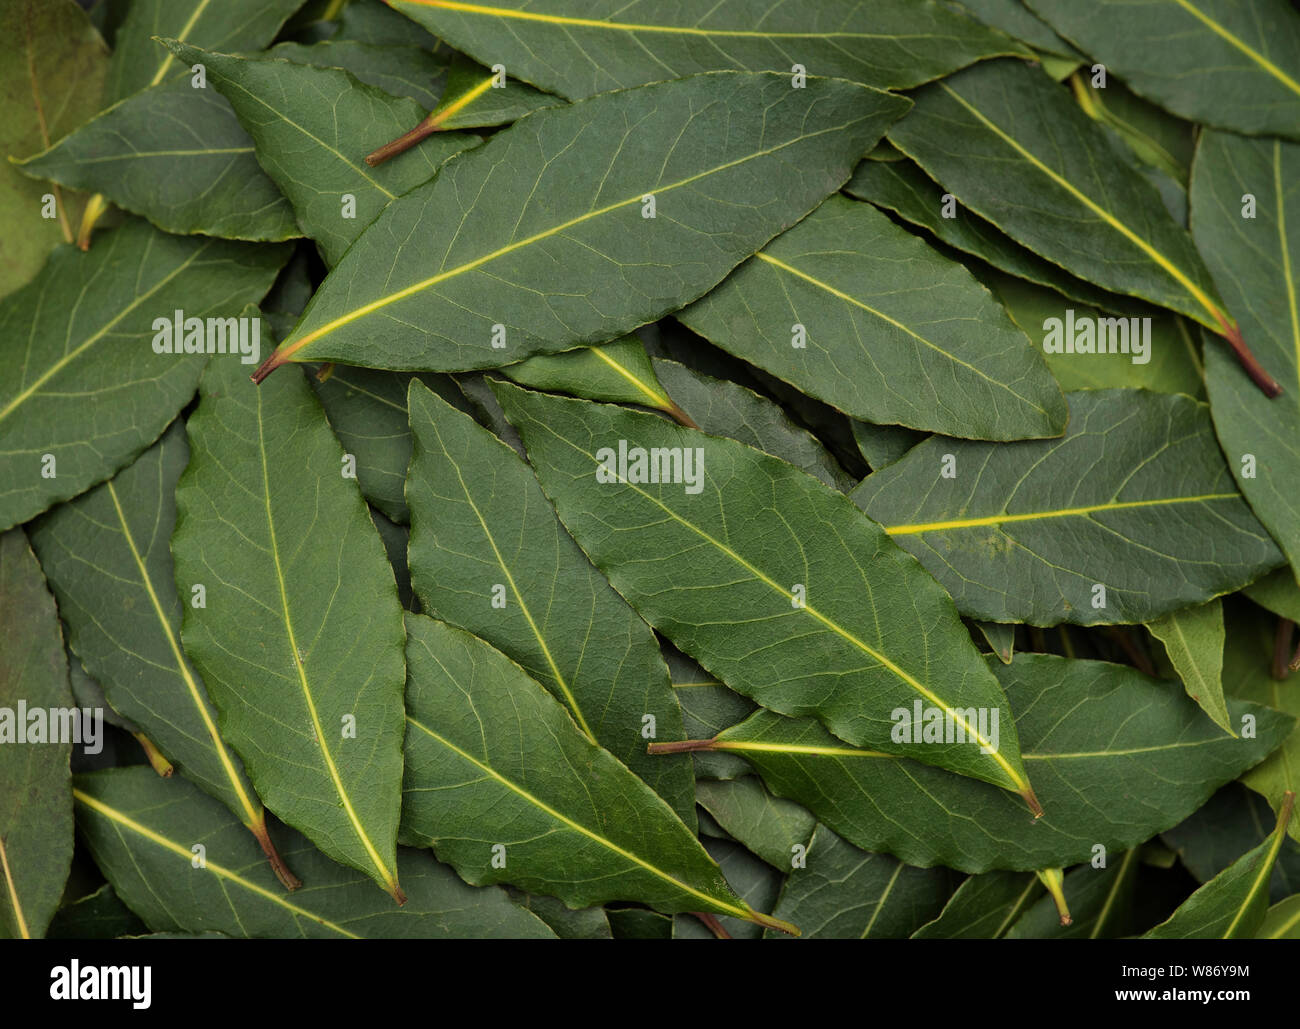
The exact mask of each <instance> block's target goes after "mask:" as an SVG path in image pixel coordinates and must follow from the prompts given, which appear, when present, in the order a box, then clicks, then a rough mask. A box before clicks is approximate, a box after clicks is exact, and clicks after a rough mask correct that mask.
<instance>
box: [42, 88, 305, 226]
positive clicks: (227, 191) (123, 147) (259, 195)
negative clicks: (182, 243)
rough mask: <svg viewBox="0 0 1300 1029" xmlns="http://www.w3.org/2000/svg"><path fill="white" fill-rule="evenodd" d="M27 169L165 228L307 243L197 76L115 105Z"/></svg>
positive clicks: (232, 120) (230, 118) (241, 134)
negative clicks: (101, 196) (98, 195)
mask: <svg viewBox="0 0 1300 1029" xmlns="http://www.w3.org/2000/svg"><path fill="white" fill-rule="evenodd" d="M20 167H22V168H23V170H24V171H25V172H27V174H29V175H33V176H36V177H38V178H42V179H53V180H54V181H55V182H58V183H60V184H62V185H64V186H71V187H73V188H75V189H83V190H93V191H95V192H99V193H103V194H104V195H105V196H106V197H108V199H109V200H111V201H112V202H113V203H115V204H117V206H118V207H121V208H123V209H124V210H127V211H133V212H134V213H136V214H139V215H143V216H144V217H145V218H148V219H149V220H150V221H151V222H153V223H154V224H155V225H157V226H158V227H159V228H161V229H165V230H167V231H168V232H176V233H181V234H188V233H196V232H201V233H203V234H205V235H208V236H223V237H226V238H228V239H248V240H280V239H290V238H292V237H294V236H297V235H299V232H298V223H297V222H296V221H295V220H294V217H293V208H292V207H291V206H290V205H289V201H288V200H286V199H285V198H284V196H283V195H282V194H281V193H280V190H279V188H278V187H277V186H276V184H275V183H274V182H272V181H271V180H270V179H269V178H267V176H266V173H265V172H263V171H262V169H261V167H260V166H259V165H258V163H257V158H256V157H254V156H253V141H252V140H251V139H249V138H248V133H246V132H245V131H244V130H243V129H242V128H241V127H240V125H239V120H238V119H237V118H236V117H235V112H234V111H232V110H231V108H230V104H229V103H228V102H227V101H226V99H225V98H224V97H223V96H222V95H221V94H220V93H218V92H217V91H216V90H215V89H210V88H208V89H195V88H194V86H193V85H192V84H191V79H190V76H189V75H188V74H184V75H181V76H180V77H178V78H173V79H171V80H170V81H168V82H160V83H159V84H158V85H156V86H154V87H152V88H150V89H146V90H143V91H141V92H139V93H136V94H134V95H133V96H130V97H128V98H127V99H125V100H122V101H121V102H119V103H117V104H115V105H113V106H112V107H110V108H108V110H106V111H104V112H103V113H102V114H100V115H98V116H97V117H95V118H93V119H92V120H91V121H89V122H87V123H86V124H85V125H83V126H81V128H79V129H77V130H76V131H75V132H72V133H71V134H69V135H68V136H66V137H64V139H62V140H61V141H60V142H59V143H57V144H56V145H55V146H53V147H52V148H50V149H49V150H47V151H45V152H44V153H41V154H38V155H36V156H35V157H32V158H30V159H29V160H27V161H24V162H22V164H21V165H20Z"/></svg>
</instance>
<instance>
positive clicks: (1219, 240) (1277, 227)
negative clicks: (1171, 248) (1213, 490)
mask: <svg viewBox="0 0 1300 1029" xmlns="http://www.w3.org/2000/svg"><path fill="white" fill-rule="evenodd" d="M1191 197H1192V226H1193V235H1194V236H1195V238H1196V243H1197V246H1199V247H1200V249H1201V252H1202V253H1203V254H1204V255H1205V261H1206V263H1207V264H1208V265H1209V267H1210V271H1211V272H1212V273H1213V274H1214V279H1215V282H1217V283H1218V285H1219V288H1220V289H1221V290H1222V292H1223V296H1224V298H1225V299H1226V301H1227V303H1228V310H1229V311H1231V312H1232V313H1233V315H1234V316H1235V317H1236V318H1237V320H1238V322H1239V324H1240V325H1241V329H1242V333H1243V334H1244V336H1245V337H1246V339H1247V340H1249V341H1250V345H1251V347H1252V348H1253V349H1254V351H1255V354H1256V356H1257V357H1258V358H1259V359H1260V361H1261V362H1262V363H1263V364H1264V365H1265V367H1267V368H1268V369H1269V370H1270V371H1272V372H1273V373H1274V374H1275V375H1276V376H1277V378H1278V380H1279V381H1280V382H1281V383H1282V384H1283V385H1284V387H1285V390H1286V392H1285V393H1284V395H1283V396H1280V397H1276V398H1274V399H1272V400H1270V399H1269V398H1267V397H1264V396H1261V395H1260V393H1259V391H1258V390H1257V389H1255V388H1254V386H1253V385H1252V383H1251V382H1250V380H1249V379H1248V378H1247V377H1246V375H1245V374H1244V373H1243V371H1242V369H1240V368H1239V367H1236V364H1235V362H1234V361H1233V360H1232V359H1231V357H1230V356H1229V355H1227V354H1225V353H1224V352H1223V351H1222V349H1221V348H1220V347H1218V346H1215V345H1214V344H1213V343H1211V342H1207V343H1206V346H1205V373H1206V386H1207V389H1208V392H1209V395H1210V412H1211V413H1212V414H1213V416H1214V428H1215V431H1216V432H1217V433H1218V436H1219V442H1220V443H1221V444H1222V445H1223V451H1224V453H1225V454H1226V455H1227V458H1228V466H1229V467H1230V468H1231V469H1232V474H1233V475H1234V476H1235V477H1236V479H1237V484H1238V486H1239V487H1240V488H1241V492H1242V493H1243V494H1245V496H1246V499H1247V500H1249V501H1250V505H1251V507H1252V508H1254V510H1255V513H1256V514H1257V515H1258V516H1259V519H1260V521H1262V522H1263V523H1264V524H1265V525H1266V526H1267V527H1268V529H1269V531H1270V532H1271V533H1272V534H1273V538H1274V539H1276V540H1277V542H1278V545H1279V546H1281V548H1282V551H1283V553H1285V554H1286V556H1287V558H1288V559H1289V560H1290V562H1291V564H1292V566H1293V567H1300V498H1297V491H1296V489H1295V488H1294V485H1293V484H1294V480H1295V477H1296V476H1298V475H1300V143H1283V142H1281V141H1280V140H1275V139H1272V140H1270V139H1257V140H1248V139H1242V138H1241V137H1240V136H1233V135H1230V134H1228V133H1223V132H1214V131H1208V130H1207V131H1205V132H1202V133H1201V140H1200V145H1199V147H1198V148H1197V152H1196V163H1195V165H1194V173H1193V175H1192V189H1191ZM1247 204H1251V205H1252V209H1251V210H1250V211H1249V212H1247V208H1246V205H1247ZM1245 213H1250V214H1252V215H1253V217H1251V218H1246V217H1243V214H1245ZM1247 455H1250V457H1249V458H1248V457H1247Z"/></svg>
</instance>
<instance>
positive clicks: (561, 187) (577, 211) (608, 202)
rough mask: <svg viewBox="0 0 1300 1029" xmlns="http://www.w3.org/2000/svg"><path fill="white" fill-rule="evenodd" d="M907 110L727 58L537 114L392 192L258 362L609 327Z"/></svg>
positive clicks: (826, 186)
mask: <svg viewBox="0 0 1300 1029" xmlns="http://www.w3.org/2000/svg"><path fill="white" fill-rule="evenodd" d="M906 107H907V101H905V100H903V99H902V98H900V97H895V96H893V95H890V94H886V93H882V92H879V91H877V90H872V89H869V88H867V87H865V86H858V85H853V84H850V83H847V82H843V81H839V80H833V79H813V80H810V81H809V82H808V84H807V87H806V88H804V89H791V88H790V83H789V80H788V79H787V78H786V77H784V76H779V75H755V74H745V73H734V72H724V73H717V74H712V75H699V76H694V77H692V78H689V79H681V80H677V81H674V82H666V83H660V84H658V85H652V86H644V87H641V88H638V89H630V90H624V91H621V92H614V93H607V94H603V95H601V96H598V97H594V98H592V99H590V100H586V101H583V102H581V103H577V104H571V105H566V106H563V107H554V108H547V109H545V110H541V111H538V112H536V113H535V114H532V115H530V116H529V117H527V118H522V119H520V120H519V121H518V122H516V123H515V124H514V125H513V126H511V127H510V128H509V129H506V130H504V131H502V132H500V133H498V134H497V135H495V136H494V137H493V138H492V139H491V140H489V141H488V142H487V143H486V144H484V145H483V146H482V147H478V148H476V149H474V150H471V151H469V152H468V153H464V154H461V155H459V156H457V157H456V158H455V159H454V160H452V161H450V162H448V163H447V165H446V166H445V167H444V168H443V170H442V172H441V173H440V174H439V175H438V176H437V178H435V179H434V180H433V181H432V182H429V183H426V184H425V185H423V186H420V187H418V188H417V189H413V190H411V191H410V192H409V193H407V194H406V195H404V196H403V197H401V198H400V200H398V201H396V202H393V203H390V204H389V206H388V207H387V208H386V209H385V210H384V211H383V213H382V214H380V216H379V217H378V218H377V219H376V220H375V221H374V222H373V223H372V224H371V225H370V226H369V227H368V228H367V229H366V231H365V232H364V233H362V235H361V237H360V238H359V239H358V240H357V242H356V244H355V245H354V246H353V247H352V248H351V250H350V251H349V252H348V254H347V256H346V257H344V258H343V260H341V261H340V262H339V263H338V265H337V266H336V267H335V268H334V270H333V271H332V272H331V273H330V275H329V276H328V277H327V278H326V280H325V282H324V283H323V284H322V286H321V288H320V290H319V291H318V292H317V293H316V296H315V297H314V298H313V299H312V302H311V304H310V305H309V306H308V308H307V310H306V313H305V314H304V315H303V318H302V321H301V322H300V323H299V324H298V326H297V327H296V328H295V330H294V332H293V333H292V334H291V335H290V336H289V338H288V339H287V340H286V341H285V342H284V344H283V345H282V346H281V347H280V349H279V350H278V351H277V352H276V354H275V355H273V357H272V358H271V359H270V360H269V361H268V362H267V364H266V365H265V366H264V368H263V369H262V371H261V373H260V374H261V375H265V374H267V373H269V371H270V370H271V369H273V368H274V367H276V366H278V365H279V364H282V363H284V362H285V361H288V360H294V361H306V360H332V361H339V362H341V363H344V364H362V365H367V366H370V367H386V368H393V369H407V370H431V371H464V370H470V369H474V368H487V367H496V366H500V365H503V364H511V363H514V362H516V361H521V360H523V359H524V358H526V357H529V356H531V355H532V354H534V353H538V352H544V353H551V352H555V351H560V350H568V349H572V348H573V347H575V346H578V345H581V344H595V343H603V342H606V341H608V340H610V339H613V338H615V337H617V336H619V335H621V334H624V333H626V332H628V331H630V330H631V329H633V328H635V327H636V326H638V325H641V324H643V323H645V322H647V321H652V320H654V319H656V318H658V317H660V316H662V315H664V314H666V313H668V312H670V311H673V310H676V309H677V308H679V307H681V306H682V305H683V304H684V303H687V302H689V301H691V300H694V299H695V298H696V297H698V296H699V295H700V294H701V293H703V292H705V291H706V290H707V289H709V288H710V287H711V286H713V285H714V284H716V283H717V282H718V281H719V280H720V279H722V278H723V277H724V276H725V275H726V274H727V273H728V272H729V271H731V269H732V268H734V267H735V266H736V265H737V264H739V263H740V262H741V261H743V260H744V259H745V258H747V257H749V256H751V255H752V254H753V253H754V251H755V250H757V249H758V248H760V247H761V246H762V245H763V244H764V243H766V242H767V241H768V240H769V239H771V238H772V237H773V236H774V235H776V234H777V233H778V232H780V231H781V230H782V229H784V228H786V227H788V226H789V225H790V224H792V223H793V222H795V221H797V220H798V219H799V218H801V217H803V215H805V214H807V213H808V211H809V210H811V209H812V208H813V207H814V206H816V205H817V204H818V203H819V202H820V201H821V200H822V199H823V198H824V197H825V196H826V195H827V194H829V193H831V192H833V191H834V190H835V189H837V188H838V187H839V185H840V184H841V183H842V182H843V181H844V179H845V178H846V177H847V176H848V172H849V168H850V166H851V164H852V162H853V161H855V160H856V159H857V157H858V156H859V155H860V153H861V152H862V151H863V150H864V149H866V148H868V147H869V146H870V145H871V144H872V143H873V142H875V140H877V139H878V138H879V137H880V135H881V134H882V133H883V132H884V130H885V128H886V127H887V126H888V125H889V124H890V123H891V122H892V121H894V119H896V118H897V117H898V116H899V115H900V114H901V113H902V112H903V111H904V110H905V109H906ZM412 121H414V119H412ZM633 125H634V126H635V129H633V128H631V127H630V126H633ZM408 157H409V155H402V157H400V158H398V159H396V160H394V161H393V162H390V163H391V164H394V165H395V164H399V163H400V162H401V161H403V160H407V159H408ZM385 167H386V166H385ZM381 170H382V169H381ZM738 191H739V192H742V193H743V195H744V196H745V203H744V205H743V206H742V207H738V206H737V205H736V204H735V203H734V198H735V196H736V195H737V193H738ZM651 203H653V205H654V208H653V213H654V215H655V217H653V218H651V217H647V216H644V214H643V212H649V211H650V207H649V205H650V204H651ZM398 241H401V242H400V244H399V242H398Z"/></svg>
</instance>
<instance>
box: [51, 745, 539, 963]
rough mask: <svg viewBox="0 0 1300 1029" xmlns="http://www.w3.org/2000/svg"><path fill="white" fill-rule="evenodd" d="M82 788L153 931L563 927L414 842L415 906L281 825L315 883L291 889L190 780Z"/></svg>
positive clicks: (405, 871)
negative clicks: (480, 886) (474, 881)
mask: <svg viewBox="0 0 1300 1029" xmlns="http://www.w3.org/2000/svg"><path fill="white" fill-rule="evenodd" d="M75 796H76V801H77V824H78V827H79V828H80V831H81V834H82V837H83V838H84V839H85V840H86V843H87V844H88V846H89V848H90V852H91V854H92V856H93V857H94V859H95V863H96V864H97V865H98V866H99V868H100V869H101V870H102V871H103V872H104V874H105V876H107V878H108V880H109V882H110V883H112V885H113V889H114V890H115V891H116V893H117V894H118V896H120V897H121V898H122V899H123V900H124V901H125V902H126V903H127V904H128V905H129V906H130V907H131V909H132V910H133V911H135V912H136V914H138V915H139V916H140V917H141V918H142V919H143V920H144V922H145V924H146V925H147V926H148V927H149V928H150V929H151V930H153V931H155V932H212V931H216V932H220V933H225V934H226V935H228V936H236V937H243V938H248V937H251V938H261V939H360V938H376V939H445V938H448V937H451V938H457V939H461V938H464V939H472V938H491V937H497V936H507V937H532V938H551V937H553V935H554V934H553V933H552V932H551V931H550V930H549V929H548V928H547V927H546V926H545V924H543V923H542V922H541V921H539V920H538V919H537V918H535V917H534V916H533V915H531V914H530V913H528V912H527V911H524V910H523V909H522V908H520V907H518V906H517V905H515V904H513V903H512V902H511V901H510V899H509V898H508V897H507V896H506V895H505V893H504V892H503V891H502V890H498V889H485V890H476V889H474V888H473V887H471V886H467V885H465V883H463V882H461V881H460V879H458V878H457V877H456V874H455V873H454V872H453V871H452V870H451V869H449V868H447V867H445V866H443V865H440V864H438V863H437V862H436V861H434V860H433V859H432V858H430V857H429V855H427V854H420V853H416V852H415V851H410V850H401V851H398V855H397V870H398V872H399V873H400V875H401V879H402V886H403V888H404V889H405V891H406V903H405V904H404V905H402V906H401V907H397V906H396V905H394V904H393V903H392V902H390V901H389V900H387V899H386V898H385V897H384V896H383V895H382V894H380V893H378V892H376V890H375V888H374V887H373V886H372V885H371V884H370V880H369V879H368V878H367V877H366V876H365V875H364V874H363V873H361V872H357V871H353V870H352V869H350V868H347V867H345V866H343V865H339V864H336V863H335V862H333V861H331V860H330V859H329V858H327V857H326V856H325V855H324V854H322V853H321V852H320V851H319V850H317V849H316V848H315V847H313V846H312V845H311V844H310V843H309V842H308V841H307V840H306V839H305V838H304V837H302V836H300V835H299V834H298V833H296V832H293V831H292V830H289V829H286V828H284V827H283V826H277V827H276V833H275V835H276V840H277V843H278V846H279V849H280V851H281V853H283V854H284V855H285V859H286V860H287V861H288V862H289V863H290V864H291V865H293V867H294V868H296V869H298V870H299V871H300V872H301V873H302V877H303V880H304V882H306V883H307V888H305V889H303V890H301V891H299V892H297V893H294V894H287V893H285V892H284V890H282V889H281V888H280V887H279V885H278V884H277V883H276V881H275V878H274V876H272V875H271V872H270V870H269V869H268V868H267V867H266V862H265V861H264V860H263V859H262V855H261V853H260V851H259V850H258V848H257V846H256V845H255V844H254V843H253V841H252V840H251V839H249V837H248V834H247V833H246V832H244V829H243V827H242V826H241V825H240V824H239V822H238V821H236V820H235V819H234V818H233V817H231V815H230V813H229V812H228V811H227V810H226V809H225V808H224V807H222V806H221V805H220V804H218V803H217V802H216V801H214V800H212V799H211V798H209V797H207V796H205V795H204V794H202V793H200V792H199V791H198V790H197V789H196V788H194V787H193V786H191V785H189V784H188V783H186V782H183V781H182V780H179V779H175V780H165V779H159V778H158V777H157V776H155V775H154V774H153V773H152V772H150V771H149V770H148V769H147V768H113V769H108V770H105V771H102V772H92V773H90V774H87V775H80V776H78V777H77V779H76V783H75ZM196 845H201V846H202V851H201V853H200V852H199V851H197V850H196V849H195V847H196ZM199 857H201V858H202V862H201V864H199V866H198V867H196V864H195V863H196V861H197V860H198V858H199Z"/></svg>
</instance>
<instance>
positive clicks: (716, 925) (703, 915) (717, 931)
mask: <svg viewBox="0 0 1300 1029" xmlns="http://www.w3.org/2000/svg"><path fill="white" fill-rule="evenodd" d="M691 914H693V915H694V916H695V917H696V918H698V919H699V920H700V921H701V922H703V923H704V924H705V926H707V927H708V930H709V932H711V933H713V935H714V936H716V937H717V938H718V939H720V940H729V939H731V933H729V932H727V930H726V928H725V927H724V926H723V924H722V923H721V922H719V921H718V919H717V916H716V915H711V914H709V913H708V912H707V911H692V912H691Z"/></svg>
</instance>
